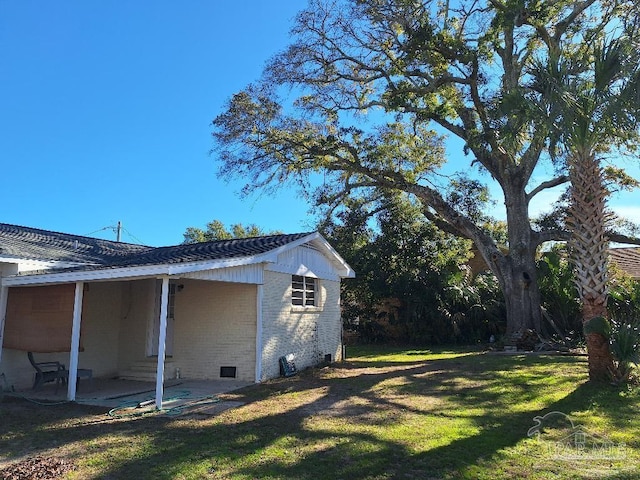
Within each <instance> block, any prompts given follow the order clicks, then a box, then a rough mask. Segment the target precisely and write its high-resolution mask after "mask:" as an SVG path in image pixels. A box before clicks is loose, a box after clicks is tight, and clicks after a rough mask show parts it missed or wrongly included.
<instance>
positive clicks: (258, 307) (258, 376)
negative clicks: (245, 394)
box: [255, 284, 264, 383]
mask: <svg viewBox="0 0 640 480" xmlns="http://www.w3.org/2000/svg"><path fill="white" fill-rule="evenodd" d="M256 287H257V291H256V377H255V383H260V381H261V380H262V300H263V298H264V285H262V284H258V285H256Z"/></svg>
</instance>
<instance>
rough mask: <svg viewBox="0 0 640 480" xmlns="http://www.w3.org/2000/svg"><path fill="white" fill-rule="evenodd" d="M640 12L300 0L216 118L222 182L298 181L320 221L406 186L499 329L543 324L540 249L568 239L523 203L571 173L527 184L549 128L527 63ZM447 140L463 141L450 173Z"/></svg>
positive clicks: (629, 7)
mask: <svg viewBox="0 0 640 480" xmlns="http://www.w3.org/2000/svg"><path fill="white" fill-rule="evenodd" d="M639 10H640V6H638V4H637V2H635V1H632V0H601V1H596V0H583V1H569V0H557V1H554V2H541V1H533V0H459V1H456V2H444V3H443V2H436V1H428V0H425V1H417V0H311V1H310V2H309V6H308V7H307V8H306V9H305V10H303V11H301V12H300V14H299V15H298V16H297V18H296V21H295V24H294V27H293V30H292V34H293V41H292V43H291V45H290V46H289V47H288V48H287V49H286V50H285V51H284V52H282V53H280V54H278V55H276V56H275V57H274V58H273V59H272V61H271V62H270V63H269V65H268V66H267V68H266V69H265V72H264V74H263V76H262V78H261V79H260V80H259V81H257V82H255V83H254V84H252V85H249V86H248V87H247V88H246V89H244V90H243V91H241V92H239V93H237V94H235V95H234V96H233V97H232V98H231V100H230V101H229V103H228V105H227V108H226V110H225V111H224V112H223V113H221V114H220V115H219V116H218V117H217V118H216V119H215V120H214V122H213V126H214V132H213V135H214V139H215V141H216V144H217V151H218V152H219V160H220V165H221V168H220V173H221V175H222V176H226V177H243V178H246V179H247V187H246V188H247V190H249V189H255V188H266V189H269V188H276V187H278V186H280V185H283V184H287V183H290V182H294V183H297V184H298V185H299V186H300V187H302V189H304V190H305V191H306V192H307V193H309V194H310V195H312V196H313V198H314V199H315V201H316V202H317V203H318V204H320V205H324V206H325V207H326V208H327V209H328V211H329V212H335V211H337V210H336V209H338V210H339V208H340V205H343V204H344V202H345V201H346V199H348V198H361V199H362V200H363V201H366V202H372V203H374V204H375V203H376V202H379V201H380V200H381V198H383V195H381V194H380V193H379V191H380V189H383V190H384V189H387V190H401V191H403V192H405V193H407V194H409V195H411V196H413V197H414V198H415V199H416V200H417V201H418V202H419V204H420V205H421V212H422V214H423V215H424V217H425V218H426V219H427V220H429V221H430V222H432V223H433V224H434V225H437V226H438V227H439V228H441V229H443V230H444V231H447V232H450V233H454V234H456V235H458V236H461V237H464V238H468V239H471V240H473V241H474V243H475V244H476V247H477V249H478V250H479V252H480V254H481V255H482V257H483V259H484V260H485V261H486V263H487V265H489V267H490V268H491V269H492V271H493V272H494V273H495V274H496V276H497V278H498V281H499V283H500V286H501V288H502V291H503V292H504V295H505V301H506V308H507V317H508V333H509V334H517V333H518V332H522V331H523V330H524V329H527V328H535V329H539V326H540V322H541V314H540V308H539V304H540V298H539V291H538V288H537V282H536V269H535V252H536V249H537V247H538V246H539V245H540V244H541V243H543V242H545V241H547V240H552V239H566V237H567V234H566V232H560V231H558V230H539V229H536V228H534V227H533V226H532V224H531V222H530V219H529V203H530V201H531V199H532V198H534V197H535V196H536V195H538V194H539V193H540V192H542V191H544V190H546V189H548V188H551V187H555V186H558V185H562V184H565V183H566V182H567V181H568V177H567V175H566V172H565V171H564V170H563V168H564V166H563V165H562V164H557V168H556V169H552V171H554V172H555V174H554V175H552V176H550V177H547V178H544V179H541V180H540V179H539V178H538V177H537V176H536V177H534V171H536V167H538V166H539V165H540V163H541V162H543V161H545V160H548V159H549V158H550V155H549V150H548V149H549V146H550V144H551V143H553V139H554V138H555V137H554V135H555V131H554V129H553V127H552V126H550V122H549V119H550V116H551V115H552V112H550V111H548V110H544V109H541V108H540V107H541V105H545V99H546V95H548V92H547V91H546V90H544V89H539V88H535V84H534V82H533V79H534V77H533V69H534V67H535V66H536V65H537V64H539V63H540V62H542V63H545V62H548V60H549V59H551V58H553V56H554V55H556V54H557V51H558V47H559V46H560V48H562V49H567V48H568V49H571V48H575V49H579V48H582V47H581V46H583V45H587V46H588V45H589V43H588V41H587V40H589V39H590V38H591V37H592V36H602V35H605V34H606V35H612V36H615V35H619V31H620V29H619V28H618V27H619V26H625V25H627V24H633V23H634V22H635V23H636V24H637V23H638V22H639V21H638V18H639V17H640V15H639ZM575 58H576V59H578V60H579V59H580V58H583V59H584V58H585V57H584V56H582V57H581V56H578V55H576V57H575ZM445 134H446V135H449V136H450V137H457V138H458V139H459V140H461V142H462V145H463V146H462V147H461V149H460V151H459V152H458V153H457V154H453V155H451V156H450V158H449V162H448V163H449V166H448V165H446V164H447V161H446V160H447V158H446V156H445V147H444V137H443V135H445ZM451 165H452V166H453V168H451ZM474 170H476V171H478V172H483V173H485V174H488V175H489V176H490V177H491V178H492V179H493V180H495V182H497V184H498V185H499V187H500V189H501V191H502V194H503V199H504V205H505V210H506V219H507V240H508V245H507V246H508V249H506V250H504V249H500V248H498V245H497V244H496V242H495V241H494V239H493V238H492V236H491V234H490V232H489V231H487V229H486V228H484V225H485V223H486V217H485V216H484V215H485V213H484V211H483V209H482V206H483V204H484V203H483V202H485V201H486V196H485V194H484V193H483V192H486V186H484V185H482V184H481V183H480V181H479V180H477V179H474V178H473V176H470V173H473V171H474ZM452 172H455V173H452ZM535 180H537V181H535ZM317 185H319V186H317ZM313 187H315V188H313Z"/></svg>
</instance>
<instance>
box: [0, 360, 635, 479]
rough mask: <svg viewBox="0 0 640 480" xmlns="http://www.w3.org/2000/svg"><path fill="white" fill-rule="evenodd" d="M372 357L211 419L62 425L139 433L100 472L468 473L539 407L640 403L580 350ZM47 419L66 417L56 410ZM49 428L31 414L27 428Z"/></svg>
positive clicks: (313, 374)
mask: <svg viewBox="0 0 640 480" xmlns="http://www.w3.org/2000/svg"><path fill="white" fill-rule="evenodd" d="M374 363H375V362H374ZM364 364H365V365H366V367H363V362H360V361H358V362H353V363H352V364H349V363H347V364H345V365H340V366H337V367H335V368H328V369H322V370H314V371H308V372H303V373H302V374H301V375H299V376H297V377H293V378H290V379H286V380H278V381H274V382H270V383H267V384H265V385H261V386H258V387H250V388H248V389H246V390H244V391H241V392H240V393H238V394H237V395H236V396H235V397H236V399H237V400H240V401H242V402H245V403H246V405H245V407H243V408H241V409H238V410H236V411H230V412H227V413H225V414H222V415H220V416H218V417H215V418H212V419H206V420H188V419H180V418H178V419H166V418H160V417H154V418H144V419H139V420H137V421H135V422H114V423H111V424H106V425H99V424H88V425H87V424H82V423H80V422H77V423H75V424H73V425H68V426H66V427H64V426H62V427H60V428H58V430H57V434H58V436H59V438H64V439H65V441H67V442H72V441H80V440H82V439H86V438H89V439H92V438H95V439H96V440H98V439H100V438H101V437H103V436H105V435H106V436H108V438H106V437H105V438H104V439H103V440H102V442H103V443H102V445H103V446H102V447H101V448H104V449H108V448H109V445H110V442H111V443H113V444H117V443H119V442H121V441H122V437H124V438H125V439H126V437H127V435H131V437H132V438H133V437H135V438H137V442H138V443H137V444H133V443H132V445H131V447H130V449H131V450H134V451H129V454H128V455H127V454H123V455H122V456H120V457H114V458H111V459H110V461H109V462H108V464H106V465H105V466H104V467H103V468H102V469H101V470H100V472H99V473H98V474H96V476H95V477H94V478H110V479H120V478H122V479H125V478H138V479H147V478H149V479H151V478H153V479H173V478H289V479H307V478H308V479H322V478H349V479H378V478H415V479H418V478H419V479H429V478H463V477H461V476H460V475H462V474H461V473H460V472H462V471H463V470H464V469H465V468H467V467H469V466H473V465H476V464H478V463H482V462H483V461H486V460H487V459H491V458H492V457H500V456H501V455H503V453H502V452H504V451H505V449H508V448H510V447H514V446H515V445H517V444H518V443H519V442H521V441H522V440H523V439H525V438H526V435H527V430H528V429H529V428H530V427H531V426H532V420H533V417H534V416H536V415H540V414H544V413H545V412H548V411H562V412H564V413H567V414H571V413H573V412H581V411H586V410H589V409H590V408H593V405H594V402H599V403H598V405H600V409H599V410H600V411H602V412H603V414H604V415H609V416H611V417H612V418H614V417H617V416H618V413H619V410H620V408H623V409H626V411H628V412H631V411H632V409H633V405H631V403H632V399H625V398H623V397H620V396H617V397H616V400H615V401H612V400H611V398H612V396H615V395H613V394H612V393H611V391H610V390H602V389H598V388H596V387H593V386H591V385H588V384H586V383H585V382H584V375H583V374H582V375H581V374H580V373H577V372H578V371H579V370H580V368H575V361H574V360H571V359H569V360H567V359H557V358H556V359H549V358H545V357H535V358H521V357H492V356H489V355H478V354H474V355H469V356H460V357H456V358H451V359H445V360H435V361H416V362H411V363H406V362H397V363H394V362H380V363H375V367H376V368H370V367H371V366H370V365H369V362H364ZM572 368H573V370H572ZM558 369H564V370H569V372H568V373H566V374H565V375H559V374H558V371H557V370H558ZM554 372H555V375H554ZM557 391H560V392H566V394H564V395H561V396H559V397H558V395H557ZM554 395H555V396H554ZM604 400H607V402H605V401H604ZM633 403H635V402H633ZM1 408H2V405H1V404H0V409H1ZM76 408H79V407H76ZM63 417H64V418H66V419H69V418H71V416H68V417H67V416H65V415H64V414H63ZM42 420H43V421H44V422H45V423H46V419H45V418H44V417H43V418H42ZM49 422H50V423H49V424H48V425H49V427H51V426H52V425H55V424H63V423H64V422H60V421H59V420H57V419H56V418H55V415H53V414H52V418H51V419H50V420H49ZM49 427H46V426H45V427H43V425H40V426H36V425H32V426H30V427H28V428H27V429H26V430H25V431H24V432H23V433H22V437H21V438H23V439H28V438H29V437H32V436H33V435H39V434H40V432H42V430H43V429H44V430H47V428H49ZM4 430H5V427H4V425H3V426H2V427H0V432H3V431H4ZM429 436H431V437H432V438H429ZM0 438H4V437H0ZM8 438H10V435H9V436H8ZM9 441H10V440H9ZM5 445H7V442H5V444H4V445H3V444H2V443H0V448H2V447H3V446H5ZM38 448H42V449H45V448H50V445H48V442H47V441H45V442H42V443H40V447H38ZM615 475H618V474H615ZM83 478H88V477H83ZM469 478H472V477H469ZM486 478H491V477H490V476H487V477H486ZM495 478H498V476H496V477H495ZM567 478H569V477H567ZM605 478H606V477H605ZM608 478H611V479H612V480H613V479H617V478H630V477H624V476H623V477H620V476H611V477H608Z"/></svg>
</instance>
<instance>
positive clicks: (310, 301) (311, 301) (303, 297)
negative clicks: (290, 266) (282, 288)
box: [291, 275, 318, 307]
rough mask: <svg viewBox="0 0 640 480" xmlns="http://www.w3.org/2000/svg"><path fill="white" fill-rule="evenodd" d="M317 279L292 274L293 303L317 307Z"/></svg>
mask: <svg viewBox="0 0 640 480" xmlns="http://www.w3.org/2000/svg"><path fill="white" fill-rule="evenodd" d="M317 282H318V281H317V280H316V279H315V278H313V277H303V276H302V275H292V276H291V290H292V296H291V304H292V305H298V306H305V307H315V306H317V303H316V285H317Z"/></svg>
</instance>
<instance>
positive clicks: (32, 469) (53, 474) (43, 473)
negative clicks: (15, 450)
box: [0, 456, 75, 480]
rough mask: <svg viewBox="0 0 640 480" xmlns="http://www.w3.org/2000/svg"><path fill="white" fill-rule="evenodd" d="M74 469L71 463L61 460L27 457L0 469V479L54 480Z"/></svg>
mask: <svg viewBox="0 0 640 480" xmlns="http://www.w3.org/2000/svg"><path fill="white" fill-rule="evenodd" d="M74 468H75V467H74V465H73V464H72V463H71V462H69V461H67V460H64V459H61V458H46V457H42V456H37V457H29V458H26V459H24V460H22V461H21V462H17V463H13V464H11V465H8V466H6V467H4V468H2V469H0V479H2V480H54V479H56V478H60V477H61V476H62V475H64V474H65V473H67V472H69V471H71V470H73V469H74Z"/></svg>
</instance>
